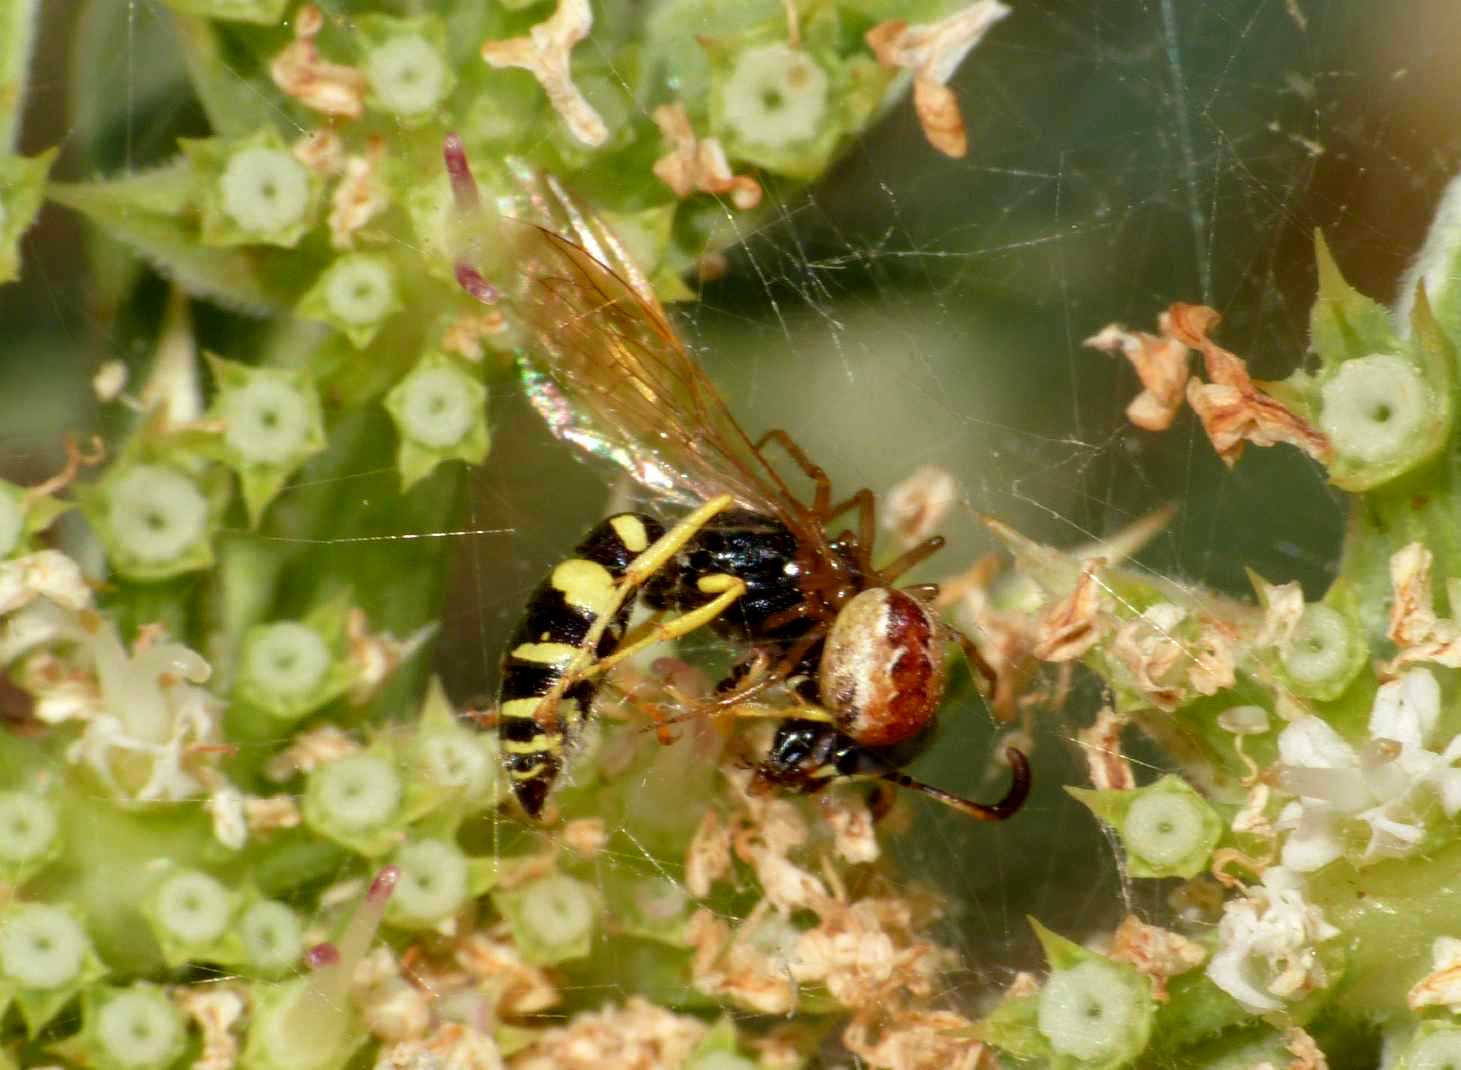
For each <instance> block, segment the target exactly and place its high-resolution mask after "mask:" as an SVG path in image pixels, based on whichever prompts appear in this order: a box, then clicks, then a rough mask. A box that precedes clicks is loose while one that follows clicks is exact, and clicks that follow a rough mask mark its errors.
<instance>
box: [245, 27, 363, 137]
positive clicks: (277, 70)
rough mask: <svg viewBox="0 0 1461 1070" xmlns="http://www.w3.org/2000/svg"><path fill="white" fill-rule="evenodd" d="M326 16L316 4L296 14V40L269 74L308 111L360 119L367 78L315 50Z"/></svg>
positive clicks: (281, 52)
mask: <svg viewBox="0 0 1461 1070" xmlns="http://www.w3.org/2000/svg"><path fill="white" fill-rule="evenodd" d="M323 27H324V16H323V15H322V14H321V12H320V9H319V8H318V7H316V6H315V5H314V4H305V5H303V6H301V7H300V9H299V10H298V11H297V12H295V15H294V40H293V41H291V42H290V43H289V44H287V45H285V46H284V48H283V49H282V50H281V51H280V52H279V54H278V55H277V56H275V57H274V60H273V62H272V63H270V64H269V75H270V77H272V78H273V79H274V84H275V85H277V86H278V87H279V88H280V89H281V90H282V91H283V92H284V93H285V94H287V95H288V96H291V97H293V98H294V99H295V100H297V101H299V102H300V103H301V104H303V105H304V106H305V107H306V108H313V109H314V110H315V111H318V112H323V113H324V114H325V115H339V116H342V117H344V118H347V119H358V118H360V116H361V114H362V112H363V111H364V110H365V89H366V82H365V75H364V74H362V73H361V72H360V71H357V70H356V69H355V68H354V67H347V66H345V65H344V64H340V63H331V62H330V61H329V60H326V59H324V58H323V57H322V56H321V55H320V53H319V49H318V48H316V47H315V37H316V36H317V35H318V34H319V32H320V30H321V29H322V28H323Z"/></svg>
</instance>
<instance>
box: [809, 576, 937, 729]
mask: <svg viewBox="0 0 1461 1070" xmlns="http://www.w3.org/2000/svg"><path fill="white" fill-rule="evenodd" d="M943 645H944V643H943V634H942V631H941V629H940V627H939V623H938V621H937V619H936V618H935V617H934V615H933V613H932V611H930V610H929V609H928V607H926V606H925V605H924V604H923V603H922V602H920V601H919V600H918V599H916V598H914V597H913V596H912V595H910V594H907V593H905V592H903V591H899V590H894V589H891V588H886V587H873V588H870V589H869V590H866V591H863V592H862V593H861V594H859V595H857V596H856V597H855V598H853V599H851V600H850V601H849V602H848V603H847V604H846V605H845V606H843V607H842V610H841V612H839V613H838V614H837V619H836V621H835V622H834V623H833V625H832V629H831V631H830V632H828V634H827V642H826V646H825V648H824V649H823V651H822V664H821V672H820V677H821V679H820V684H821V692H822V702H823V704H824V705H825V706H826V707H827V708H828V709H829V710H831V711H832V713H833V715H834V716H835V717H836V719H837V727H838V728H839V729H840V730H841V731H843V732H845V733H846V734H847V735H848V736H850V737H851V738H852V739H854V740H856V741H857V743H859V744H860V745H862V746H865V747H888V746H892V745H893V744H895V743H901V742H903V741H904V740H908V739H911V738H913V737H914V736H916V735H918V734H919V733H920V732H922V731H923V730H924V729H925V728H927V727H928V725H929V724H930V723H931V722H932V720H933V718H934V716H935V714H937V712H938V707H939V703H940V702H941V701H942V700H943V693H944V658H943Z"/></svg>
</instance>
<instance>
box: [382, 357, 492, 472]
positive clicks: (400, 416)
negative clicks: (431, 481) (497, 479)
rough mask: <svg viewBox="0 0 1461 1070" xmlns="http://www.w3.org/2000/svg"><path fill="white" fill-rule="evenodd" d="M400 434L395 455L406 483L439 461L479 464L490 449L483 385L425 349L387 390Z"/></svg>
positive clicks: (454, 365) (451, 360)
mask: <svg viewBox="0 0 1461 1070" xmlns="http://www.w3.org/2000/svg"><path fill="white" fill-rule="evenodd" d="M386 409H387V411H389V412H390V414H391V417H392V418H393V419H394V420H395V422H396V430H397V431H398V432H399V434H400V436H401V444H400V448H399V450H398V451H397V454H396V460H397V464H398V465H399V466H400V469H401V481H402V483H404V484H405V485H406V486H407V487H409V486H411V485H412V484H413V483H415V482H416V481H418V480H420V479H424V478H425V477H426V476H427V475H429V474H430V473H431V471H432V470H433V469H434V468H435V467H436V466H437V465H438V464H440V463H441V462H442V461H449V460H462V461H466V462H468V463H469V464H481V463H482V461H483V460H484V459H486V457H487V451H488V449H490V448H491V444H492V443H491V437H490V436H489V434H488V431H487V388H486V387H485V386H483V385H482V384H481V383H480V382H478V381H477V380H476V379H475V378H474V377H473V376H471V375H469V374H468V373H467V371H466V370H465V369H464V368H463V367H462V366H461V364H460V362H458V361H455V360H453V359H451V358H450V357H447V356H446V355H445V354H442V353H427V354H426V355H425V356H423V357H422V358H421V360H420V361H419V362H417V364H416V367H415V368H413V369H412V370H411V373H410V374H409V375H407V376H406V377H405V378H404V379H402V380H401V381H400V382H399V383H397V384H396V385H395V387H393V388H392V390H391V392H390V393H389V394H387V395H386Z"/></svg>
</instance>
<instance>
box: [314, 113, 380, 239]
mask: <svg viewBox="0 0 1461 1070" xmlns="http://www.w3.org/2000/svg"><path fill="white" fill-rule="evenodd" d="M385 150H386V143H385V139H384V138H382V137H380V136H379V135H372V137H371V138H370V140H369V141H368V142H367V143H366V148H365V154H364V155H363V156H350V157H347V158H346V159H345V161H344V170H345V174H344V175H343V176H342V177H341V179H340V184H339V185H337V186H336V187H335V192H334V193H333V194H332V195H331V197H330V218H329V224H330V244H332V245H333V246H334V247H335V248H336V249H350V248H352V247H353V246H354V244H355V232H356V231H358V230H359V229H360V228H361V227H363V226H365V224H367V223H369V222H370V221H371V220H372V219H374V218H375V217H376V216H378V215H380V214H381V213H382V212H384V211H385V210H386V208H388V207H389V206H390V197H389V195H388V192H387V190H386V187H385V184H384V183H383V182H381V180H380V165H381V161H382V160H384V159H385Z"/></svg>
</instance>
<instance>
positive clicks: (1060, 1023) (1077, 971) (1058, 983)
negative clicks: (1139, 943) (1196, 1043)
mask: <svg viewBox="0 0 1461 1070" xmlns="http://www.w3.org/2000/svg"><path fill="white" fill-rule="evenodd" d="M1150 1002H1151V1001H1150V999H1149V997H1148V996H1147V994H1146V993H1145V992H1143V991H1142V989H1141V987H1140V986H1139V985H1137V984H1136V983H1135V982H1134V980H1133V978H1132V977H1131V974H1130V971H1129V970H1123V969H1122V968H1121V967H1119V966H1117V965H1116V964H1115V963H1111V962H1103V961H1101V960H1100V959H1097V958H1090V959H1087V960H1086V961H1084V962H1081V963H1078V964H1077V965H1074V966H1072V967H1070V968H1069V969H1063V970H1055V971H1054V972H1052V973H1051V974H1050V978H1049V980H1047V981H1046V982H1045V986H1044V988H1042V989H1041V991H1040V1002H1039V1016H1038V1023H1039V1029H1040V1032H1041V1034H1043V1035H1044V1037H1045V1039H1046V1040H1048V1041H1049V1042H1050V1047H1051V1048H1052V1049H1053V1050H1054V1052H1055V1053H1056V1055H1058V1056H1065V1057H1067V1058H1071V1059H1075V1060H1078V1061H1079V1062H1082V1063H1087V1064H1091V1065H1105V1066H1118V1065H1121V1064H1122V1063H1125V1062H1128V1061H1129V1060H1131V1059H1132V1058H1133V1057H1135V1056H1136V1055H1137V1054H1139V1053H1140V1052H1141V1050H1142V1048H1143V1047H1145V1045H1146V1034H1147V1031H1148V1030H1149V1029H1150V1026H1151V1006H1150ZM1134 1042H1135V1043H1134Z"/></svg>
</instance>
